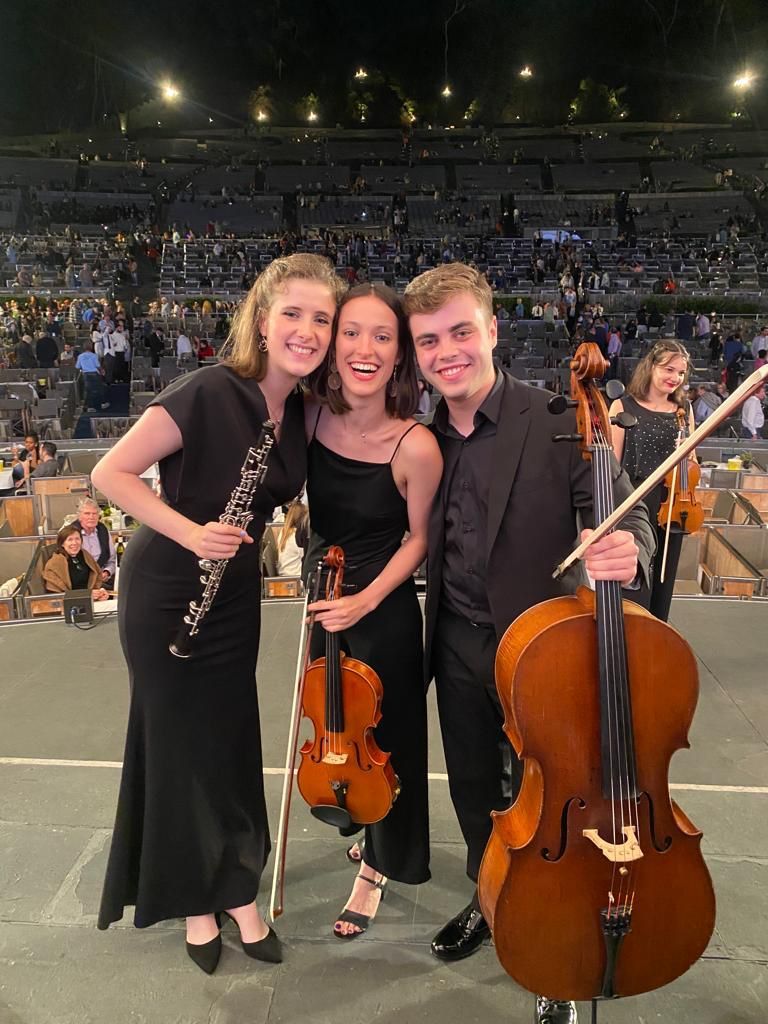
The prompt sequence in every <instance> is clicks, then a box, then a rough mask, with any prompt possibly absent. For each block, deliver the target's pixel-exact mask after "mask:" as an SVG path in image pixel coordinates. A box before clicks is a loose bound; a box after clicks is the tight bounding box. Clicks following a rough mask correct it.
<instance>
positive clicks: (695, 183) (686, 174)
mask: <svg viewBox="0 0 768 1024" xmlns="http://www.w3.org/2000/svg"><path fill="white" fill-rule="evenodd" d="M651 170H652V172H653V177H654V180H655V182H656V189H657V191H658V192H677V191H680V190H681V189H692V188H714V185H715V173H714V171H711V170H709V168H707V167H702V166H701V165H700V164H694V163H691V162H690V161H682V160H665V161H661V160H654V161H653V162H652V163H651Z"/></svg>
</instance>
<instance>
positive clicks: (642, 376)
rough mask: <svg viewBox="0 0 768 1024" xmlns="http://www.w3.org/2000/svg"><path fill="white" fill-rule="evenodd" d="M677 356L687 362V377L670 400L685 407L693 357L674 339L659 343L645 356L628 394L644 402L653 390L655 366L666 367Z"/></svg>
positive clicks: (639, 364) (634, 375)
mask: <svg viewBox="0 0 768 1024" xmlns="http://www.w3.org/2000/svg"><path fill="white" fill-rule="evenodd" d="M676 356H682V358H683V359H684V360H685V377H683V379H682V381H681V382H680V386H679V387H677V388H675V390H674V391H673V392H672V394H671V395H670V396H669V400H670V402H674V404H675V405H677V406H679V407H682V406H684V405H685V385H686V384H687V383H688V376H689V374H690V372H691V357H690V354H689V352H688V349H687V348H686V347H685V345H683V343H682V342H680V341H674V340H672V339H667V340H665V341H657V342H656V344H655V345H654V346H653V348H652V349H651V350H650V352H648V353H647V355H645V356H643V358H642V359H641V360H640V362H639V363H638V364H637V366H636V367H635V372H634V373H633V374H632V379H631V380H630V382H629V384H628V386H627V394H629V395H632V397H633V398H637V399H639V400H640V401H641V402H644V401H645V399H646V398H647V397H648V392H649V391H650V389H651V381H652V379H653V368H654V366H664V365H665V364H666V363H668V362H669V361H670V360H671V359H674V358H675V357H676Z"/></svg>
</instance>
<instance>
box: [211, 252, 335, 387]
mask: <svg viewBox="0 0 768 1024" xmlns="http://www.w3.org/2000/svg"><path fill="white" fill-rule="evenodd" d="M295 277H298V278H302V279H303V280H305V281H317V282H318V283H319V284H322V285H325V286H326V288H327V289H328V291H329V292H330V294H331V298H332V299H333V301H334V302H338V301H339V299H340V298H341V296H342V295H343V294H344V288H345V285H344V282H343V281H342V280H341V278H340V277H339V276H338V274H337V273H336V271H335V269H334V267H333V264H332V263H331V261H330V260H328V259H326V257H325V256H315V255H313V254H311V253H294V255H293V256H281V257H279V258H278V259H276V260H273V261H272V262H271V263H270V264H269V266H268V267H267V268H266V269H265V270H263V271H262V272H261V274H259V276H258V277H257V278H256V281H255V282H254V284H253V287H252V288H251V290H250V291H249V292H248V295H247V296H246V298H245V300H244V302H242V303H241V305H240V306H239V308H238V310H237V312H236V313H235V318H234V320H233V321H232V328H231V330H230V332H229V336H228V337H227V340H226V341H225V342H224V345H223V346H222V349H221V354H222V356H225V357H226V358H224V359H223V360H222V361H223V362H224V363H225V364H226V365H227V366H231V367H232V369H233V370H235V372H236V373H239V374H240V376H241V377H253V378H254V380H257V381H260V380H264V377H265V376H266V373H267V358H268V356H267V353H266V352H262V351H261V349H260V348H259V342H260V341H261V331H260V329H259V324H260V323H261V321H262V320H263V319H264V317H266V316H267V314H268V313H269V310H270V307H271V306H272V303H273V302H274V301H275V295H276V294H277V292H278V291H280V290H281V289H283V288H284V287H285V285H286V282H287V281H289V280H290V279H291V278H295Z"/></svg>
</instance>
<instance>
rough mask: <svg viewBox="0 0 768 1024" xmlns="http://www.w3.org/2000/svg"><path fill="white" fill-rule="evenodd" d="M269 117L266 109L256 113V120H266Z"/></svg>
mask: <svg viewBox="0 0 768 1024" xmlns="http://www.w3.org/2000/svg"><path fill="white" fill-rule="evenodd" d="M267 119H268V115H267V112H266V110H260V111H259V112H258V114H257V115H256V120H257V121H266V120H267Z"/></svg>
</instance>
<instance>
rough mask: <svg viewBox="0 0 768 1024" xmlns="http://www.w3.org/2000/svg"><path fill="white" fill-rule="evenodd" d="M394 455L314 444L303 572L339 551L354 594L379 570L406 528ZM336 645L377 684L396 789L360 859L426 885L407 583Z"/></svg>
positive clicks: (317, 645) (418, 677)
mask: <svg viewBox="0 0 768 1024" xmlns="http://www.w3.org/2000/svg"><path fill="white" fill-rule="evenodd" d="M415 426H420V425H419V424H416V425H415ZM411 429H412V428H411ZM421 429H426V428H421ZM403 436H405V435H403ZM400 440H401V441H402V438H401V439H400ZM399 445H400V442H398V445H397V447H399ZM397 447H396V448H395V451H394V452H393V453H392V457H391V459H390V461H389V462H385V463H378V462H359V461H357V460H356V459H348V458H346V457H345V456H343V455H339V454H337V453H336V452H334V451H332V450H331V449H330V448H327V447H326V446H325V445H323V444H322V443H321V442H320V441H318V440H317V438H316V437H315V436H313V437H312V440H311V441H310V444H309V447H308V453H307V463H308V466H307V470H308V476H307V494H308V498H309V514H310V524H311V528H312V533H311V538H310V543H309V548H308V551H307V558H306V562H305V564H306V566H308V567H310V568H313V567H314V566H316V565H317V562H318V561H319V560H320V559H321V558H322V556H323V555H324V554H325V552H326V551H327V549H328V547H329V546H330V545H332V544H338V545H340V546H341V547H342V548H343V549H344V554H345V561H346V565H347V568H346V569H345V573H344V582H345V584H346V583H350V584H354V585H355V586H356V587H357V589H358V590H362V589H363V587H366V586H368V584H369V583H371V582H372V581H373V580H374V579H375V578H376V577H377V576H378V575H379V573H380V572H381V571H382V569H383V568H384V567H385V566H386V564H387V562H388V561H389V560H390V558H391V557H392V556H393V555H394V554H395V552H396V551H397V549H398V548H399V547H400V544H401V542H402V540H403V535H404V534H405V532H406V531H407V529H408V510H407V506H406V502H405V499H404V498H403V497H402V495H401V494H400V492H399V491H398V489H397V487H396V485H395V480H394V477H393V476H392V459H394V457H395V454H396V452H397ZM340 642H341V648H342V650H343V651H344V652H345V653H346V654H348V655H350V656H351V657H353V658H358V659H359V660H360V661H364V662H365V663H366V664H368V665H370V666H371V668H373V669H374V671H376V672H377V673H378V675H379V677H380V679H381V682H382V685H383V688H384V699H383V702H382V718H381V721H380V723H379V725H378V726H377V728H376V730H375V734H374V735H375V738H376V742H377V744H378V745H379V747H380V748H381V750H385V751H389V752H390V753H391V755H392V766H393V768H394V770H395V771H396V773H397V775H398V777H399V779H400V786H401V790H400V795H399V796H398V797H397V799H396V800H395V802H394V804H393V806H392V810H391V811H390V812H389V814H388V815H387V817H386V818H385V819H384V820H383V821H380V822H377V823H376V824H375V825H369V826H367V827H366V829H365V861H366V863H367V864H369V865H370V866H371V867H372V868H373V870H374V871H378V872H381V873H383V874H385V875H387V877H389V878H392V879H394V880H395V881H398V882H406V883H410V884H412V885H416V884H419V883H421V882H426V881H427V880H428V879H429V877H430V873H429V808H428V792H427V708H426V695H425V687H424V665H423V661H424V649H423V625H422V616H421V609H420V608H419V603H418V598H417V596H416V586H415V583H414V581H413V579H408V580H406V581H405V582H404V583H402V584H400V586H399V587H396V588H395V590H393V591H392V593H391V594H389V595H388V596H387V597H386V598H384V600H383V601H382V602H381V604H380V605H379V607H378V608H376V609H375V610H374V611H372V612H371V613H370V614H369V615H366V616H365V618H363V619H361V620H360V621H359V622H357V623H356V624H355V625H354V626H352V627H351V628H350V629H347V630H343V631H342V632H341V633H340ZM312 646H313V649H312V655H313V657H318V656H320V655H322V654H323V653H324V651H325V631H324V630H323V629H322V628H320V627H318V628H316V629H315V632H314V635H313V638H312Z"/></svg>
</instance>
